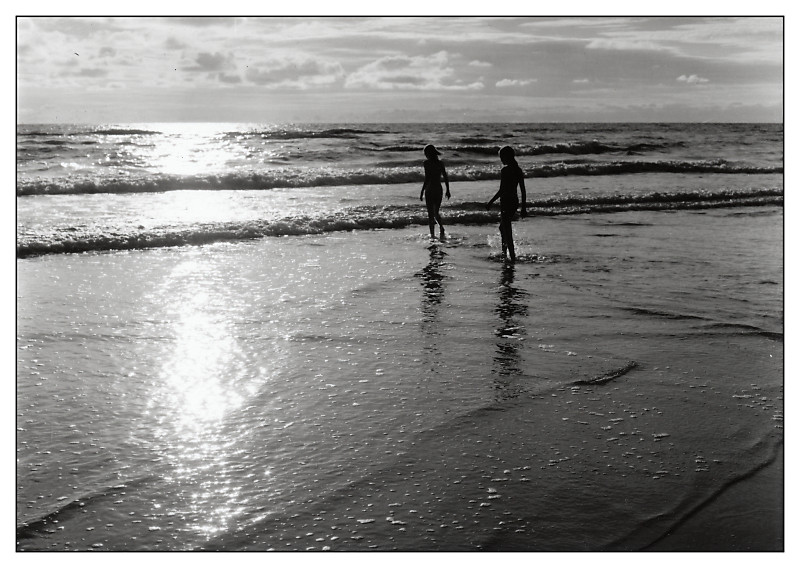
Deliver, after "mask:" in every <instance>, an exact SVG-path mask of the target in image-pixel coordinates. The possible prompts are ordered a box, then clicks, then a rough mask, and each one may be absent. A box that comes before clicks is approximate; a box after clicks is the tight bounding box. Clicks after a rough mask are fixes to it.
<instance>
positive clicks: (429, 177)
mask: <svg viewBox="0 0 800 568" xmlns="http://www.w3.org/2000/svg"><path fill="white" fill-rule="evenodd" d="M423 152H424V153H425V157H426V158H427V160H425V163H424V164H423V165H424V166H425V182H424V183H423V184H422V191H420V193H419V200H420V201H422V196H423V195H424V196H425V206H426V207H427V208H428V226H429V227H430V229H431V238H434V236H433V227H434V225H435V224H436V223H439V238H440V239H442V240H443V239H444V225H442V217H441V216H440V215H439V207H440V206H441V205H442V178H444V184H445V186H446V187H447V193H446V195H447V199H450V181H449V180H448V179H447V170H445V169H444V164H443V163H442V162H441V161H440V160H439V155H440V154H441V152H439V150H437V149H436V148H435V147H434V146H433V144H428V145H427V146H425V148H424V150H423Z"/></svg>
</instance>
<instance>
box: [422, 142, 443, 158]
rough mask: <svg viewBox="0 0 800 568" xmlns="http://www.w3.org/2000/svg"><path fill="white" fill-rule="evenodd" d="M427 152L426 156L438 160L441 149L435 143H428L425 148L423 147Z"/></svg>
mask: <svg viewBox="0 0 800 568" xmlns="http://www.w3.org/2000/svg"><path fill="white" fill-rule="evenodd" d="M422 151H423V152H424V153H425V157H426V158H428V159H429V160H438V159H439V151H438V150H436V146H434V145H433V144H428V145H427V146H425V148H423V149H422Z"/></svg>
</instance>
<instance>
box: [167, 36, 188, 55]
mask: <svg viewBox="0 0 800 568" xmlns="http://www.w3.org/2000/svg"><path fill="white" fill-rule="evenodd" d="M164 48H165V49H168V50H170V51H176V50H179V49H185V48H186V44H185V43H183V42H182V41H179V40H177V39H175V38H174V37H172V36H170V37H168V38H167V39H166V40H164Z"/></svg>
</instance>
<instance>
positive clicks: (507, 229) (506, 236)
mask: <svg viewBox="0 0 800 568" xmlns="http://www.w3.org/2000/svg"><path fill="white" fill-rule="evenodd" d="M500 236H501V238H502V242H503V256H506V254H508V255H509V257H510V258H511V260H516V254H515V252H514V239H513V236H512V234H511V216H510V215H508V214H505V213H504V214H503V215H502V217H501V220H500Z"/></svg>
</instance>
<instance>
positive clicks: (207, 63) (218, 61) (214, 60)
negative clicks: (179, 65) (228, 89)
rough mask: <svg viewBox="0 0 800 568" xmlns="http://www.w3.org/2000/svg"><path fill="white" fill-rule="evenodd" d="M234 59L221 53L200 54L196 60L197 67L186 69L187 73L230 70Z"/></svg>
mask: <svg viewBox="0 0 800 568" xmlns="http://www.w3.org/2000/svg"><path fill="white" fill-rule="evenodd" d="M231 65H232V57H231V56H230V55H223V54H221V53H200V54H198V55H197V57H196V58H195V65H192V66H189V67H184V69H185V70H186V71H200V72H214V71H222V70H224V69H227V68H230V67H231Z"/></svg>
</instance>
